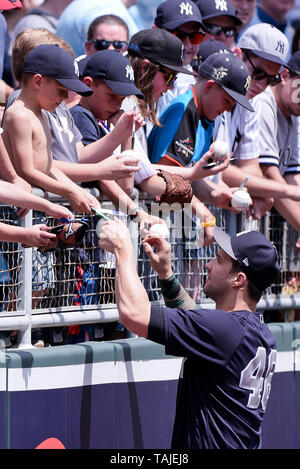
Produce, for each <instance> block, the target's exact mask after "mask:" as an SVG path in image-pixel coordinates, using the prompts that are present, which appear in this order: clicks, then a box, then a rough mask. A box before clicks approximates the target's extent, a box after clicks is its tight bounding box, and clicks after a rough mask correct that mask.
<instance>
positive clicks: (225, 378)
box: [99, 220, 279, 449]
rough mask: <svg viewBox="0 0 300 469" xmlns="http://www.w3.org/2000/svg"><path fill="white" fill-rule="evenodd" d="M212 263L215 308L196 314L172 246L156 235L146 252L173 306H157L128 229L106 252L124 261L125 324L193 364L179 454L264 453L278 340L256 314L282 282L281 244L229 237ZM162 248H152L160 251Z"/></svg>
mask: <svg viewBox="0 0 300 469" xmlns="http://www.w3.org/2000/svg"><path fill="white" fill-rule="evenodd" d="M214 236H215V240H216V242H217V243H218V245H219V247H220V249H219V251H218V252H217V256H216V258H215V259H214V260H212V261H210V262H209V263H208V264H207V265H206V270H207V273H208V274H207V280H206V283H205V285H204V287H203V291H204V292H205V294H206V295H207V296H209V297H210V298H212V299H213V300H214V301H215V302H216V309H209V310H207V309H195V304H194V303H193V301H192V300H191V298H190V297H189V295H188V294H187V293H186V291H185V290H184V289H183V287H182V286H181V285H180V284H179V283H178V282H177V280H176V278H175V276H174V274H173V272H172V267H171V259H170V252H171V247H170V245H169V244H168V243H167V242H166V241H165V240H163V239H162V238H161V237H152V236H150V235H149V236H148V237H147V238H145V240H144V241H143V247H144V250H145V252H146V254H147V255H148V257H149V259H150V263H151V265H152V267H153V269H154V270H156V271H157V273H158V277H159V279H160V286H161V289H162V293H163V295H164V298H165V302H166V306H165V307H163V306H154V305H151V303H150V301H149V299H148V295H147V292H146V290H145V289H144V287H143V285H142V283H141V281H140V279H139V277H138V275H137V272H136V267H135V261H134V251H133V247H132V244H131V241H130V235H129V232H128V229H127V227H125V225H124V224H122V223H121V222H119V221H118V220H115V221H109V222H106V223H105V224H104V225H103V228H102V232H101V234H100V241H99V244H100V246H101V247H102V248H104V249H107V250H108V251H110V252H113V253H114V254H115V256H116V259H117V269H118V276H117V279H116V298H117V307H118V310H119V315H120V321H121V322H122V323H123V324H124V325H125V326H126V327H127V328H128V329H129V330H131V331H132V332H134V333H135V334H137V335H139V336H142V337H145V338H148V339H150V340H152V341H154V342H157V343H160V344H162V345H164V346H165V349H166V353H167V354H170V355H175V356H179V357H185V358H184V360H183V362H182V369H181V372H180V376H179V382H178V391H177V403H176V415H175V421H174V427H173V436H172V449H192V448H199V449H204V448H207V449H213V448H223V449H224V448H232V449H233V448H236V449H237V448H239V449H256V448H260V446H261V423H262V420H263V417H264V414H265V411H266V406H267V401H268V398H269V395H270V390H271V380H272V375H273V372H274V366H275V360H276V349H275V342H274V338H273V336H272V334H271V332H270V330H269V329H268V327H267V326H266V325H265V324H264V322H263V317H262V316H261V315H259V314H258V313H256V305H257V302H258V300H259V298H260V296H261V294H262V292H263V291H264V290H265V289H266V288H268V287H269V286H270V285H271V284H272V283H273V282H275V281H276V280H277V278H278V275H279V266H278V256H277V252H276V250H275V248H274V247H273V245H272V244H271V243H270V242H269V241H268V240H267V239H266V238H265V236H264V235H262V234H261V233H259V232H256V231H247V232H243V233H238V234H237V235H234V236H232V237H229V236H228V235H227V234H226V233H225V232H223V231H222V230H221V229H220V228H217V227H216V228H215V231H214ZM152 248H153V250H152Z"/></svg>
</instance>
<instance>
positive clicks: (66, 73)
mask: <svg viewBox="0 0 300 469" xmlns="http://www.w3.org/2000/svg"><path fill="white" fill-rule="evenodd" d="M22 72H23V73H33V74H34V73H40V74H41V75H44V76H46V77H51V78H54V79H55V80H56V81H58V82H59V83H60V84H61V85H63V86H65V87H66V88H68V89H69V90H71V91H75V93H78V94H80V95H82V96H90V95H91V94H92V93H93V91H92V90H91V89H90V88H89V87H88V86H86V85H85V84H84V83H82V82H81V81H80V80H79V70H78V64H77V62H76V61H75V60H74V59H73V57H72V56H71V54H69V53H68V52H67V51H65V50H64V49H62V48H61V47H59V46H58V45H57V44H42V45H40V46H37V47H35V48H34V49H33V50H32V51H30V52H29V54H28V55H27V56H26V58H25V60H24V63H23V67H22Z"/></svg>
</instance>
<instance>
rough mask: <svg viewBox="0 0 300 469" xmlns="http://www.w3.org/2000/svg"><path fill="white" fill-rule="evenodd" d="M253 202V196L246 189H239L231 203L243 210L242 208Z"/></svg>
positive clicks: (237, 208) (244, 208)
mask: <svg viewBox="0 0 300 469" xmlns="http://www.w3.org/2000/svg"><path fill="white" fill-rule="evenodd" d="M250 203H251V197H250V195H249V194H248V192H246V191H242V190H237V191H236V192H235V193H234V194H233V196H232V198H231V205H232V207H233V208H235V209H236V210H238V211H239V212H241V211H242V210H246V208H248V207H249V205H250Z"/></svg>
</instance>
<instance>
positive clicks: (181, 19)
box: [154, 0, 205, 30]
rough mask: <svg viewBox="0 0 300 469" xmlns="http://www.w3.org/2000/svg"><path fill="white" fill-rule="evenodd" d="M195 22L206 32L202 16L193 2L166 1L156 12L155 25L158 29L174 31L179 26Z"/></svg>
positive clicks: (180, 0)
mask: <svg viewBox="0 0 300 469" xmlns="http://www.w3.org/2000/svg"><path fill="white" fill-rule="evenodd" d="M191 21H193V22H195V23H198V24H199V28H202V29H204V30H205V26H204V24H203V23H202V16H201V13H200V10H199V8H198V7H197V5H196V4H195V3H194V2H192V1H190V0H189V1H187V2H183V1H182V0H166V1H165V2H163V3H161V4H160V5H159V6H158V7H157V10H156V16H155V18H154V24H155V25H156V26H157V27H158V28H166V29H169V30H173V29H176V28H178V27H179V26H181V25H183V24H185V23H189V22H191Z"/></svg>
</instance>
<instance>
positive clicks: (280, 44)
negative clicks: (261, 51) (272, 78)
mask: <svg viewBox="0 0 300 469" xmlns="http://www.w3.org/2000/svg"><path fill="white" fill-rule="evenodd" d="M275 50H276V51H277V52H279V53H280V54H284V42H283V41H277V46H276V48H275Z"/></svg>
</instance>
